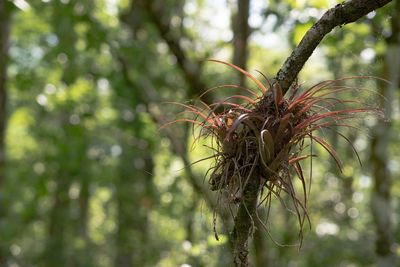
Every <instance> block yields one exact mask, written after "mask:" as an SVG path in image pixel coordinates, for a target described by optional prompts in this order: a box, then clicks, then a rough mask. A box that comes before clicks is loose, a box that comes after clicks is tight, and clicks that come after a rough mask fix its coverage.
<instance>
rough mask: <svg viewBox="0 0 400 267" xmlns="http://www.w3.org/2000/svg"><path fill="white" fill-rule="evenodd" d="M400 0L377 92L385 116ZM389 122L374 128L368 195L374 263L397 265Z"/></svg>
mask: <svg viewBox="0 0 400 267" xmlns="http://www.w3.org/2000/svg"><path fill="white" fill-rule="evenodd" d="M399 12H400V1H399V0H397V1H396V12H394V15H393V18H392V36H391V37H390V38H389V39H388V42H387V44H388V47H387V50H386V58H385V66H384V70H385V73H384V75H383V77H384V78H386V79H387V80H389V81H390V83H389V84H382V87H381V88H382V91H381V92H380V93H381V94H382V95H383V96H385V97H386V99H385V100H383V101H382V106H384V107H385V114H386V116H387V118H388V119H391V117H392V104H393V103H392V100H393V99H394V95H395V92H396V90H398V88H399V79H400V34H399V32H398V29H399V28H400V15H399ZM391 132H392V130H391V123H390V122H389V121H379V122H378V123H377V125H376V126H375V128H374V131H373V133H374V135H373V137H372V140H371V157H370V160H371V166H372V175H373V180H374V185H373V191H372V196H371V209H372V215H373V218H374V222H375V226H376V233H377V237H376V238H377V240H376V253H377V257H378V259H377V266H378V267H389V266H398V264H399V259H398V257H397V256H396V254H395V252H394V240H393V221H392V216H393V210H392V207H391V195H390V189H391V185H392V179H391V173H390V170H389V166H388V163H389V156H388V145H389V142H390V138H391Z"/></svg>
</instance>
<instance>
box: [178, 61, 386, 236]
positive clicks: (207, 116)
mask: <svg viewBox="0 0 400 267" xmlns="http://www.w3.org/2000/svg"><path fill="white" fill-rule="evenodd" d="M212 61H214V62H217V63H220V64H224V65H228V66H230V67H232V68H234V69H235V70H237V71H239V72H241V73H242V74H244V75H246V76H247V77H248V78H249V79H251V80H252V81H253V82H254V83H255V85H256V90H251V89H248V88H244V90H245V91H246V92H247V95H250V96H245V95H231V96H229V97H227V98H225V99H223V100H221V101H218V102H216V103H212V104H206V103H204V102H202V101H199V104H197V105H191V104H182V103H174V104H176V105H179V106H181V107H183V108H184V111H183V112H182V113H181V114H182V115H183V117H181V118H178V119H176V120H174V121H172V122H170V123H176V122H189V123H191V124H193V125H196V126H199V128H200V130H199V134H198V135H197V136H196V138H195V140H198V139H199V138H207V137H210V138H212V140H213V146H212V149H213V151H214V154H213V158H214V164H213V166H211V167H210V169H209V184H210V188H211V190H214V191H218V192H219V193H220V195H224V196H226V200H227V202H228V203H234V204H237V203H240V202H241V201H242V193H243V189H244V188H245V186H246V184H247V183H248V182H249V179H254V177H257V179H259V181H260V185H259V190H260V193H262V194H259V195H260V197H261V198H262V199H261V201H259V203H266V205H267V207H270V205H271V201H272V199H273V196H275V197H276V198H278V199H280V200H282V193H286V194H287V195H288V196H289V198H290V199H291V202H292V204H293V205H292V207H293V208H294V211H295V213H296V214H297V217H298V221H299V224H300V237H302V229H303V226H304V222H305V221H306V220H307V221H308V222H309V224H310V220H309V216H308V213H307V200H308V199H307V196H308V193H309V186H310V184H307V182H306V178H305V174H304V172H303V169H302V166H301V162H302V161H304V160H306V159H309V158H312V157H313V156H314V154H313V152H312V146H313V143H314V144H317V145H319V146H321V147H322V148H323V149H324V150H326V151H327V152H328V153H329V154H330V156H331V157H332V158H333V159H334V161H335V162H336V164H337V165H338V167H339V169H342V163H341V160H340V158H339V156H338V154H337V152H336V150H335V148H334V147H332V146H331V145H330V144H329V142H328V141H327V140H325V139H324V138H323V137H321V136H320V135H318V134H316V132H318V131H321V130H324V129H329V130H333V131H337V132H338V134H339V136H341V137H342V138H344V140H345V141H347V142H348V143H349V144H350V146H351V147H352V148H353V150H354V152H355V154H356V155H357V158H358V160H359V157H358V154H357V152H356V150H355V149H354V147H353V145H352V144H351V142H350V140H349V139H348V138H347V137H346V136H345V135H343V134H342V133H340V132H339V131H338V129H340V128H343V127H344V128H348V127H350V128H351V127H354V126H352V125H351V123H350V121H349V119H353V118H356V117H359V116H360V115H365V114H368V113H373V114H377V113H378V114H379V113H381V111H380V110H379V109H378V108H376V107H371V106H368V105H366V104H365V103H364V102H362V101H361V100H360V99H348V100H345V99H342V98H341V97H340V96H342V95H343V94H344V93H345V92H349V91H350V92H351V91H354V90H357V88H355V87H348V86H343V85H340V83H341V82H343V81H345V80H348V79H354V78H358V77H350V78H344V79H339V80H328V81H323V82H320V83H318V84H316V85H314V86H312V87H310V88H308V89H306V90H304V91H302V90H301V88H300V86H299V85H298V84H296V85H293V86H292V88H291V90H290V91H289V92H288V96H287V97H285V96H284V95H283V94H282V90H281V88H280V86H279V84H278V83H275V84H271V83H270V82H269V81H268V79H266V78H265V77H264V78H265V81H266V84H264V83H263V82H262V81H260V80H259V79H257V78H256V77H254V76H253V75H251V74H250V73H248V72H247V71H245V70H243V69H241V68H239V67H237V66H235V65H232V64H230V63H226V62H222V61H218V60H212ZM364 78H365V77H364ZM222 87H231V88H234V89H236V90H237V88H239V86H236V85H222V86H217V87H214V88H211V89H209V90H207V91H206V92H205V93H204V94H206V93H209V92H210V91H212V90H216V89H218V88H222ZM187 115H189V117H188V116H187ZM306 148H308V149H306ZM296 177H297V179H299V181H300V183H301V185H302V190H301V191H302V192H300V193H302V197H299V192H297V191H298V190H296V187H295V185H294V183H295V179H296ZM268 210H269V209H268ZM263 225H264V226H265V224H263ZM310 225H311V224H310ZM216 237H217V239H218V236H217V235H216Z"/></svg>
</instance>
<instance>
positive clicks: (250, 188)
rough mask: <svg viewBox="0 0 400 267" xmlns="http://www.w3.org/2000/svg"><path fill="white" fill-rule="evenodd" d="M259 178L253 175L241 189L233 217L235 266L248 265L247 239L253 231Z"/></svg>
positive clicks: (243, 266)
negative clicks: (236, 210) (240, 195)
mask: <svg viewBox="0 0 400 267" xmlns="http://www.w3.org/2000/svg"><path fill="white" fill-rule="evenodd" d="M259 189H260V180H259V178H258V176H256V175H253V177H251V178H250V179H249V181H248V183H247V184H246V185H245V187H244V189H243V197H242V201H241V203H240V204H239V209H238V212H237V214H236V217H235V226H234V228H233V232H232V242H233V246H232V247H233V261H234V265H235V266H237V267H245V266H249V262H248V254H249V239H250V238H251V237H252V235H253V231H254V225H255V223H254V219H255V217H256V216H255V213H256V211H257V204H258V196H259V192H260V190H259Z"/></svg>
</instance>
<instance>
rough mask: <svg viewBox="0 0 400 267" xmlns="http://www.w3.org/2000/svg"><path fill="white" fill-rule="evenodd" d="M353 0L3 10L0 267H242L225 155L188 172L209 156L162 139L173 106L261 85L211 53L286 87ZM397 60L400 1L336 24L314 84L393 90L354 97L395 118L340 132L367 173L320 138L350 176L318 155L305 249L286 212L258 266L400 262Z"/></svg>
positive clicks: (309, 76) (256, 244) (174, 0)
mask: <svg viewBox="0 0 400 267" xmlns="http://www.w3.org/2000/svg"><path fill="white" fill-rule="evenodd" d="M340 2H341V1H332V0H309V1H306V0H302V1H292V0H285V1H275V0H270V1H261V0H252V1H250V0H238V1H234V0H214V1H211V0H168V1H154V0H131V1H129V0H85V1H78V0H41V1H39V0H38V1H33V0H32V1H26V0H12V1H10V0H1V1H0V42H1V43H0V51H1V53H0V266H1V267H3V266H5V267H18V266H21V267H25V266H48V267H54V266H60V267H63V266H65V267H67V266H68V267H69V266H76V267H78V266H82V267H90V266H96V267H97V266H99V267H102V266H104V267H108V266H118V267H129V266H182V267H189V266H229V265H230V263H231V252H230V248H229V244H228V238H227V234H228V232H227V230H226V229H227V228H226V226H227V225H228V226H229V225H231V224H232V216H231V214H230V213H229V212H230V209H229V208H228V206H222V207H221V206H218V208H216V207H217V206H216V196H215V195H214V194H213V192H211V191H210V190H209V188H208V183H207V181H208V177H206V176H205V174H206V171H207V169H208V168H209V166H210V162H209V161H208V162H207V161H205V162H200V163H197V164H194V165H191V164H190V163H191V162H194V161H196V160H198V159H200V158H204V157H207V156H209V151H208V150H207V149H206V148H205V147H204V146H203V145H202V144H198V145H197V146H196V147H195V148H193V147H192V146H191V143H192V141H193V138H192V136H191V135H190V134H187V126H185V125H176V126H173V127H169V128H167V129H165V130H159V127H160V125H162V124H164V123H166V122H168V121H171V120H174V119H175V118H176V116H177V114H178V112H179V111H181V110H179V109H176V108H175V107H174V106H171V105H168V104H166V102H168V101H179V102H182V103H188V101H189V100H190V99H193V98H196V97H197V96H198V95H199V94H200V93H201V92H202V91H204V90H205V89H207V88H211V87H213V86H217V85H220V84H240V85H243V86H249V87H252V86H254V85H252V84H251V83H250V82H249V81H246V80H245V79H244V77H243V76H240V75H238V73H237V72H235V71H233V70H232V69H229V68H227V67H225V66H223V65H219V64H216V63H212V62H208V61H205V60H206V59H209V58H216V59H220V60H225V61H228V62H232V63H234V64H236V65H238V66H240V67H242V68H245V69H247V70H249V71H250V72H251V73H253V74H254V75H258V74H257V72H255V70H259V71H261V72H262V73H263V74H264V75H265V76H266V77H271V78H272V77H274V76H275V73H276V72H277V71H278V69H279V67H280V66H281V65H282V63H283V61H284V60H285V59H286V58H287V57H288V56H289V54H290V52H291V51H292V49H293V48H294V47H295V46H296V45H297V44H298V43H299V41H300V40H301V38H302V36H303V35H304V34H305V32H306V31H307V30H308V29H309V28H310V27H311V26H312V24H313V23H314V22H316V21H317V19H318V18H320V17H321V15H322V14H323V13H324V12H325V11H326V10H327V9H328V8H329V7H333V6H335V5H336V4H339V3H340ZM399 64H400V1H399V0H395V1H393V2H392V3H390V4H389V5H387V6H385V7H384V8H381V9H379V10H377V11H376V12H371V13H369V14H368V15H367V16H366V17H364V18H362V19H360V20H359V21H358V22H356V23H353V24H349V25H344V26H343V27H338V28H336V29H335V30H334V31H333V32H332V33H330V34H329V35H328V36H327V37H326V38H325V39H324V40H323V41H322V43H321V44H320V45H319V47H318V48H317V50H316V51H315V52H314V54H313V56H312V57H311V58H310V60H309V61H308V62H307V63H306V65H305V67H304V69H303V70H302V72H301V73H300V76H299V83H301V84H302V86H303V87H304V88H307V87H310V86H312V85H313V84H316V83H318V82H321V81H323V80H327V79H337V78H341V77H349V76H374V77H380V78H384V79H386V80H388V81H390V83H387V82H381V81H379V80H377V79H356V80H354V81H352V82H354V83H356V84H357V86H359V87H365V88H368V89H369V90H371V91H375V92H378V93H379V94H381V95H382V96H384V97H385V98H382V97H373V96H374V95H376V94H372V96H368V95H367V96H364V95H363V94H362V95H359V94H354V95H352V96H351V97H354V98H360V97H366V101H369V102H371V103H376V104H379V105H381V106H382V107H383V108H384V110H385V114H386V119H385V120H378V119H377V118H375V117H373V116H367V117H365V118H364V119H363V120H361V121H355V122H354V123H356V124H357V126H358V127H360V128H361V129H362V130H354V129H350V130H345V131H344V132H343V133H344V134H345V135H346V136H348V138H349V139H350V140H351V142H352V143H353V144H354V146H355V148H356V149H357V151H358V153H359V155H360V157H361V161H362V166H361V167H360V166H359V164H358V161H357V158H356V156H355V155H354V153H353V151H352V149H351V146H349V145H348V143H347V142H346V140H343V138H341V136H340V135H338V134H335V133H331V132H326V133H322V134H324V136H325V138H328V139H329V140H330V142H331V143H332V144H333V146H334V147H335V149H336V150H337V151H338V153H339V154H340V155H341V158H342V161H343V164H344V165H343V172H339V171H338V169H337V167H336V166H335V162H333V161H332V160H330V159H329V155H328V154H327V153H324V152H323V151H322V150H320V149H317V151H316V153H317V155H318V157H317V158H315V159H313V161H312V165H313V175H312V189H311V194H310V196H309V197H310V199H309V214H310V218H311V221H312V223H311V230H306V231H305V233H304V240H303V245H302V247H301V249H300V250H299V248H298V246H297V245H296V244H298V243H299V237H298V230H299V226H298V225H297V218H296V216H293V215H292V214H290V213H288V212H287V211H286V209H285V207H282V206H280V205H279V203H277V205H274V206H273V208H272V211H271V216H270V218H269V222H268V226H269V230H270V233H269V234H268V233H267V232H265V231H263V230H260V231H255V233H254V239H253V242H252V251H251V261H252V264H253V265H254V266H291V267H294V266H299V267H300V266H346V267H353V266H376V265H377V264H378V265H380V266H390V265H385V264H386V263H387V262H394V261H395V260H394V259H396V257H398V256H399V255H400V247H399V244H398V243H399V240H400V227H399V224H398V220H399V215H398V214H400V203H399V196H400V181H399V179H398V177H399V175H400V156H399V155H400V152H399V147H398V144H399V142H400V138H399V137H400V135H399V134H398V130H399V128H400V125H399V115H400V110H399V82H400V66H399ZM230 93H232V92H230V91H229V90H218V91H213V93H211V94H208V95H207V97H208V98H209V100H210V99H219V98H221V97H223V96H227V95H229V94H230ZM367 97H369V98H367ZM304 168H305V169H306V170H308V169H309V166H308V165H307V164H304ZM260 209H263V208H262V207H260ZM215 214H217V215H218V216H217V220H216V222H215V220H214V216H213V215H215ZM214 224H215V228H216V229H215V231H216V232H217V233H218V235H219V237H220V240H219V241H217V240H216V239H215V233H214V229H213V228H214ZM261 228H262V227H258V228H257V229H261ZM273 241H275V242H278V243H279V244H284V245H289V246H279V245H277V244H275V243H274V242H273ZM291 245H294V246H291ZM392 266H393V265H392Z"/></svg>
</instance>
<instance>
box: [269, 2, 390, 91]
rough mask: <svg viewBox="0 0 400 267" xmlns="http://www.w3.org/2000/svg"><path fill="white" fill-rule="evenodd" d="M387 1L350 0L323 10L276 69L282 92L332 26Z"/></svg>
mask: <svg viewBox="0 0 400 267" xmlns="http://www.w3.org/2000/svg"><path fill="white" fill-rule="evenodd" d="M389 2H391V0H351V1H347V2H344V3H342V4H338V5H336V6H335V7H334V8H331V9H329V10H328V11H327V12H325V14H324V15H323V16H322V17H321V18H320V19H319V20H318V21H317V22H316V23H315V24H314V25H313V26H312V27H311V29H309V30H308V31H307V33H306V34H305V35H304V37H303V39H302V40H301V42H300V44H299V45H298V46H297V47H296V48H295V49H294V50H293V52H292V54H291V55H290V56H289V57H288V58H287V60H286V61H285V63H284V64H283V66H282V67H281V69H280V70H279V71H278V73H277V75H276V77H275V79H276V82H278V83H279V84H280V86H281V88H282V92H283V93H286V92H287V91H288V90H289V88H290V86H291V85H292V83H293V81H294V80H295V79H296V77H297V75H298V74H299V72H300V70H301V69H302V68H303V66H304V64H305V63H306V61H307V60H308V58H309V57H310V56H311V54H312V53H313V52H314V50H315V48H316V47H317V46H318V45H319V43H320V42H321V40H322V39H323V38H324V37H325V35H326V34H328V33H329V32H330V31H332V29H333V28H335V27H336V26H342V25H344V24H348V23H351V22H354V21H356V20H358V19H359V18H361V17H363V16H365V15H367V14H368V13H369V12H371V11H374V10H375V9H378V8H380V7H382V6H384V5H386V4H387V3H389Z"/></svg>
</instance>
